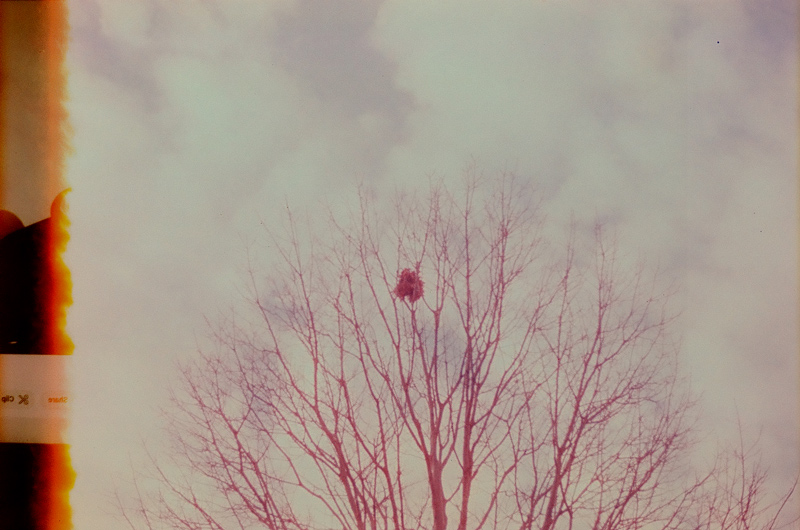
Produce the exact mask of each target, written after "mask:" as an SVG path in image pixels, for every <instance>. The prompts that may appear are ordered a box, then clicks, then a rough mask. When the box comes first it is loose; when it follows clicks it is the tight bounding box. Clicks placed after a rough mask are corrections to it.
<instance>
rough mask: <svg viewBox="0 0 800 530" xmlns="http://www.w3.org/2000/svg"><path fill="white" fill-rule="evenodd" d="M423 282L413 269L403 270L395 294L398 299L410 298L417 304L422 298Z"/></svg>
mask: <svg viewBox="0 0 800 530" xmlns="http://www.w3.org/2000/svg"><path fill="white" fill-rule="evenodd" d="M422 285H423V283H422V280H421V279H420V277H419V274H418V273H416V272H414V271H412V270H411V269H403V271H402V272H401V273H400V275H399V277H398V279H397V287H395V288H394V294H395V295H397V297H398V298H400V299H401V300H402V299H405V298H408V299H409V300H410V301H412V302H416V301H417V300H419V299H420V298H422Z"/></svg>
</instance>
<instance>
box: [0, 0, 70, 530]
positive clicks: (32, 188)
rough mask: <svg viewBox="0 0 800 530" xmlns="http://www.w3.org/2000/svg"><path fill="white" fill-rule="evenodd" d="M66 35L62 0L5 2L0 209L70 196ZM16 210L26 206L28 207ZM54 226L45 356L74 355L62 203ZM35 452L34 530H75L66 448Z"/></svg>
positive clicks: (41, 447)
mask: <svg viewBox="0 0 800 530" xmlns="http://www.w3.org/2000/svg"><path fill="white" fill-rule="evenodd" d="M67 30H68V22H67V6H66V1H65V0H32V1H31V0H29V1H0V56H1V57H2V59H0V208H5V206H4V205H5V204H7V202H9V201H10V200H18V199H19V197H23V198H24V199H25V200H28V201H29V202H31V203H34V202H35V203H36V204H33V205H32V209H35V208H39V207H40V205H42V204H47V205H49V204H50V203H51V202H52V201H53V199H54V198H55V197H56V196H57V195H59V192H61V191H62V190H63V189H64V188H65V185H64V182H63V175H62V174H63V168H64V157H65V155H66V152H67V142H66V131H67V130H68V129H67V121H66V117H67V115H66V109H65V107H64V105H63V101H64V98H65V96H66V83H65V77H66V72H65V68H64V60H65V56H66V47H67V35H68V34H67ZM12 190H13V192H12ZM12 195H13V196H14V197H12ZM15 204H16V206H15V207H24V206H25V202H24V201H23V202H21V203H20V202H19V200H18V202H17V203H15ZM20 204H21V205H22V206H20ZM45 216H47V211H45V213H44V215H42V216H41V217H45ZM41 217H40V218H41ZM50 218H51V221H50V223H51V224H50V226H51V230H50V237H49V238H48V241H47V246H48V249H47V251H46V252H45V254H46V255H47V257H48V264H47V267H49V270H50V272H51V273H52V275H51V276H50V277H51V278H52V283H51V284H50V292H49V293H48V294H47V297H46V300H47V302H46V306H47V307H46V310H45V314H46V328H47V329H46V331H45V333H44V335H45V336H44V344H45V345H46V346H45V347H44V351H45V352H47V353H51V354H57V355H58V354H60V355H65V354H71V353H72V351H73V344H72V341H71V340H70V338H69V336H68V335H67V333H66V315H67V307H68V306H69V305H70V304H71V302H72V297H71V292H72V284H71V279H70V274H69V270H68V269H67V267H66V265H65V264H64V261H63V259H62V254H63V251H64V249H65V247H66V245H67V241H68V240H69V233H68V227H69V220H68V218H67V215H66V207H65V205H63V204H62V201H60V200H57V201H56V202H55V203H54V204H53V208H52V210H51V211H50ZM30 222H31V221H30V220H27V221H25V224H26V225H27V224H30ZM0 353H2V352H0ZM30 449H31V454H32V455H34V456H33V457H32V460H31V462H32V465H31V475H32V478H33V481H34V483H36V487H35V488H34V489H33V491H34V492H33V493H31V494H30V498H29V499H27V502H28V503H29V507H28V509H29V510H30V512H31V514H32V517H33V523H34V526H35V528H37V529H43V530H68V529H71V528H73V526H72V512H71V508H70V505H69V492H70V489H71V488H72V485H73V483H74V481H75V473H74V471H73V469H72V465H71V462H70V456H69V445H67V444H30Z"/></svg>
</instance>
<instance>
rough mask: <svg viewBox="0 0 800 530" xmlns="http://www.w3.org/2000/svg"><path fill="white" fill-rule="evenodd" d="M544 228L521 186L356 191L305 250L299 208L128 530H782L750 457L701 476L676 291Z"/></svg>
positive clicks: (203, 366)
mask: <svg viewBox="0 0 800 530" xmlns="http://www.w3.org/2000/svg"><path fill="white" fill-rule="evenodd" d="M545 227H546V225H545V224H544V223H543V217H542V215H541V212H540V209H539V203H538V202H537V200H536V195H535V193H534V192H533V191H532V190H530V189H528V188H526V187H525V186H524V185H522V184H521V183H520V182H519V181H517V180H515V179H514V178H512V177H503V178H499V179H496V180H494V182H493V183H488V184H487V183H481V182H480V179H469V180H468V181H467V183H466V185H465V188H464V189H463V190H461V191H460V192H458V193H451V192H450V191H449V190H448V189H447V188H445V187H443V186H440V185H432V186H431V189H430V192H429V193H428V194H427V195H426V196H424V197H419V196H414V195H398V196H397V197H396V199H395V201H394V204H393V207H392V208H386V209H379V208H377V207H376V205H375V204H374V203H373V202H372V201H371V200H370V199H368V198H367V197H366V196H365V195H362V197H361V201H360V208H359V209H358V210H357V211H356V212H355V213H353V214H351V215H350V216H349V217H347V218H346V219H342V217H341V216H340V217H337V216H334V215H331V217H330V220H329V223H328V228H327V229H326V230H325V232H324V233H317V234H316V235H313V234H312V233H309V232H304V231H303V229H304V228H308V226H307V225H304V224H303V223H298V222H296V220H295V219H294V218H292V217H291V215H290V216H289V218H288V220H287V229H286V231H285V232H281V233H272V234H271V239H270V246H269V249H270V251H271V252H272V253H273V255H274V257H275V258H276V259H274V260H273V261H272V262H271V263H270V264H269V265H268V266H266V267H258V266H255V265H251V267H250V286H249V290H248V293H249V295H248V297H247V302H248V304H247V308H248V310H245V311H241V310H239V311H236V312H235V313H232V314H231V316H230V317H228V318H225V319H220V321H219V322H217V323H216V324H215V325H214V326H213V329H215V330H216V331H215V333H214V337H213V338H214V341H213V342H214V344H215V345H216V349H214V350H213V351H205V352H201V353H199V354H198V356H197V358H196V360H195V361H193V362H191V363H189V364H187V365H185V366H184V367H183V371H182V374H181V375H182V377H181V381H182V386H181V387H180V389H179V390H177V391H176V393H175V394H174V397H173V404H174V408H172V409H169V410H168V414H167V416H168V418H169V420H170V428H169V432H170V434H171V440H172V442H173V445H172V447H171V452H170V453H169V455H171V457H172V460H171V461H170V460H166V461H165V460H164V459H163V457H162V458H161V459H154V461H153V462H154V469H155V479H156V480H157V481H158V482H159V484H160V487H159V490H158V494H157V495H156V496H154V497H150V496H147V495H145V494H142V495H139V497H138V499H139V504H137V505H136V506H135V507H134V508H133V509H131V507H130V506H128V508H127V509H126V510H124V511H123V513H124V514H125V517H126V519H127V520H128V522H129V524H130V526H131V527H133V528H137V527H144V528H156V527H158V526H157V525H158V524H162V525H166V527H167V528H184V529H206V528H207V529H220V530H221V529H228V528H242V529H244V528H270V529H306V528H308V529H311V528H314V529H318V528H319V529H321V528H345V529H358V530H367V529H388V528H391V529H396V530H405V529H411V528H413V529H418V528H431V529H433V530H445V529H446V528H457V529H458V530H467V529H470V530H473V529H475V530H477V529H481V528H488V529H519V530H524V529H542V530H551V529H572V528H591V529H596V530H600V529H605V530H631V529H650V528H653V529H655V528H659V529H683V528H686V529H689V528H692V529H697V528H704V529H705V528H708V529H711V528H720V529H727V528H737V529H738V528H754V529H755V528H759V529H768V528H769V529H771V528H773V527H774V526H775V524H776V521H777V516H778V514H779V513H780V511H781V510H782V509H783V507H784V506H786V502H787V501H786V499H788V496H787V498H786V499H784V501H783V504H778V505H776V506H769V507H768V510H769V513H767V512H764V513H763V514H761V515H764V514H766V515H767V516H768V517H766V519H767V522H766V523H765V525H762V526H753V525H752V524H751V523H754V522H756V520H755V519H754V518H753V517H754V516H752V515H753V514H756V515H757V514H758V513H760V512H759V510H762V508H764V506H763V505H764V503H763V502H761V504H759V505H758V509H756V508H755V506H753V507H751V504H753V503H758V502H759V495H758V494H759V490H758V488H759V487H760V486H761V485H762V483H763V475H761V474H759V472H758V471H756V472H755V474H753V473H752V472H750V471H747V469H745V468H746V467H747V461H746V458H745V456H744V454H743V453H742V455H741V458H740V459H739V460H735V462H732V461H727V462H722V461H721V463H720V465H719V466H718V467H717V468H715V469H712V470H710V471H707V472H706V473H705V474H703V473H698V472H695V471H694V470H693V468H692V466H691V462H690V456H691V453H692V447H693V444H694V442H695V434H696V429H695V423H694V412H693V411H694V409H693V402H692V399H691V396H690V395H689V394H688V392H687V391H686V388H687V387H686V385H685V384H684V382H683V380H682V378H681V377H680V371H679V368H678V365H677V360H678V347H677V344H676V341H675V340H674V337H673V336H672V335H671V334H670V325H671V323H672V321H673V319H674V315H672V314H671V313H670V312H669V310H668V308H669V305H668V300H669V294H670V292H669V289H664V288H663V286H661V284H660V283H659V280H658V278H657V276H656V275H655V274H652V273H650V272H649V270H648V269H647V268H646V267H644V266H643V265H641V264H638V263H632V264H630V263H627V262H626V260H625V259H622V258H621V257H620V256H619V255H618V252H617V245H615V244H614V242H613V241H610V238H609V237H607V235H605V234H604V233H603V230H602V227H599V226H598V227H596V228H595V230H594V231H593V232H592V233H590V234H589V237H588V238H587V237H584V235H585V234H583V231H582V230H579V229H577V228H576V229H573V231H572V232H571V234H570V235H569V236H568V237H567V243H566V245H564V246H563V247H562V250H561V251H558V248H557V247H556V246H554V245H553V244H551V243H549V242H548V241H547V240H546V238H545V237H544V235H543V234H544V228H545ZM732 463H736V464H737V465H741V466H745V467H743V468H742V469H743V470H744V471H742V474H740V475H737V476H733V475H729V473H730V472H731V471H732V470H733V468H732V467H731V464H732ZM748 473H749V474H748ZM726 480H727V482H726ZM137 486H138V483H137ZM737 488H739V489H738V490H737ZM734 490H736V491H740V492H741V494H738V493H736V492H735V491H734ZM790 494H791V492H790ZM123 504H124V503H123ZM723 509H726V510H728V512H729V513H730V515H729V516H728V517H727V518H723V519H720V516H719V515H718V514H719V513H720V510H723ZM748 514H750V515H748ZM736 517H739V518H740V519H737V520H741V521H746V522H742V524H741V525H739V526H735V525H733V526H732V525H730V524H728V521H730V520H732V518H736ZM748 517H750V518H749V519H748ZM769 521H772V523H771V524H772V526H770V525H769ZM748 525H749V526H748Z"/></svg>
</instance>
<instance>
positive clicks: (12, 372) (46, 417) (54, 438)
mask: <svg viewBox="0 0 800 530" xmlns="http://www.w3.org/2000/svg"><path fill="white" fill-rule="evenodd" d="M71 360H72V356H71V355H16V354H0V442H17V443H67V440H66V428H67V423H68V419H69V409H70V406H71V394H70V392H69V386H68V384H67V368H68V365H69V363H70V361H71Z"/></svg>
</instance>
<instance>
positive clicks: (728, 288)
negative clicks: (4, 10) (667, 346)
mask: <svg viewBox="0 0 800 530" xmlns="http://www.w3.org/2000/svg"><path fill="white" fill-rule="evenodd" d="M68 6H69V21H70V26H71V29H70V42H69V48H68V51H67V69H68V81H67V82H68V85H67V87H68V93H69V97H68V101H67V110H68V112H69V114H70V124H71V128H72V131H73V132H72V137H71V143H72V149H73V153H72V155H71V156H70V157H69V159H68V160H67V164H66V180H67V181H68V184H69V185H70V186H71V187H72V188H73V190H74V191H73V192H72V194H71V197H70V216H71V218H72V229H71V241H70V247H69V249H68V254H67V259H68V263H69V265H70V268H71V271H72V277H73V298H74V305H73V307H72V308H71V310H70V314H69V322H68V331H69V333H70V334H71V336H72V338H73V340H74V342H75V345H76V350H75V356H74V374H73V379H72V382H73V385H74V393H75V396H76V401H75V402H74V403H75V404H74V408H73V420H72V433H71V437H72V440H73V451H72V457H73V465H74V467H75V469H76V471H77V473H78V475H77V483H76V486H75V488H74V490H73V494H72V505H73V510H74V515H73V518H74V524H75V528H81V529H94V528H97V529H100V528H113V527H118V524H119V523H118V521H117V520H116V519H115V515H114V508H113V506H112V503H111V502H110V501H111V494H110V492H111V491H113V490H114V488H115V487H121V488H123V489H124V488H125V487H127V484H128V482H127V481H129V480H130V476H131V468H132V467H137V466H139V465H141V463H142V462H143V461H144V460H145V458H146V456H145V455H146V453H145V448H148V449H149V450H150V451H152V452H154V453H158V450H159V448H160V447H162V446H163V438H161V437H162V431H161V428H162V426H163V416H161V414H160V412H159V407H162V406H164V405H165V403H166V397H167V393H168V388H169V385H170V381H174V379H175V377H176V374H177V372H176V362H177V361H178V360H179V359H187V358H191V356H192V354H193V353H194V352H195V351H196V350H197V347H198V344H202V343H203V340H204V337H205V336H206V333H207V327H206V323H205V319H206V318H209V319H211V320H213V318H214V315H216V314H217V313H218V312H219V311H221V310H224V308H226V307H229V306H231V305H235V304H237V303H240V300H241V291H242V285H241V273H242V271H243V268H244V265H245V259H246V249H247V247H248V245H249V244H251V243H253V242H254V241H258V238H259V237H263V232H262V228H261V223H262V222H263V223H267V224H269V223H272V222H275V219H276V218H277V215H278V213H279V212H280V211H281V210H282V208H283V207H284V204H285V203H287V202H288V203H289V204H290V205H291V206H292V208H295V209H298V210H302V209H309V211H312V212H313V211H314V208H317V207H318V206H319V204H320V201H322V200H327V201H330V202H331V203H333V204H345V203H347V201H350V200H352V198H353V196H354V194H355V192H356V189H357V186H358V185H359V184H364V185H366V186H368V187H369V189H371V190H373V191H374V192H375V193H376V194H377V195H378V196H386V195H387V194H389V193H391V192H392V190H394V189H395V188H398V187H400V188H408V189H415V188H420V189H422V188H424V186H426V185H427V181H428V177H429V176H432V175H433V176H436V177H439V178H442V179H444V180H445V181H446V182H458V181H459V179H460V177H461V175H462V174H463V172H464V171H465V168H467V167H469V166H470V165H474V166H475V167H477V168H479V170H480V171H482V172H483V173H485V174H487V175H493V174H499V173H501V172H512V173H514V174H516V175H519V176H520V177H523V178H525V179H530V180H531V181H532V182H534V183H535V184H536V186H537V187H538V188H539V189H540V190H541V193H542V195H543V197H544V199H545V207H546V211H547V213H548V216H549V219H550V220H551V222H553V223H555V224H556V225H558V224H565V223H567V222H568V221H569V219H570V218H571V217H576V218H578V219H580V220H586V221H591V220H593V219H596V218H597V219H602V220H604V221H605V222H607V223H608V224H610V225H611V226H613V227H614V228H615V229H616V230H617V231H618V232H619V234H620V239H621V241H622V244H623V245H624V246H625V248H626V249H629V250H631V251H633V252H636V253H640V254H641V255H643V256H644V257H645V258H646V259H647V260H648V262H650V263H655V264H658V266H659V267H660V268H661V269H662V271H663V273H664V274H665V275H667V276H668V277H670V278H674V279H675V280H676V282H677V283H678V285H679V286H680V290H679V300H678V301H679V302H680V305H681V306H682V309H683V314H682V317H681V319H680V321H679V323H678V325H677V329H676V333H677V334H678V335H679V336H680V337H681V338H682V354H681V355H682V362H683V364H684V367H685V369H686V371H687V373H689V374H690V375H691V380H692V386H693V389H694V390H695V391H696V392H697V393H698V394H699V395H700V396H701V408H702V413H703V418H704V421H706V422H708V423H710V426H707V427H709V428H710V429H711V430H712V431H713V432H715V433H718V435H719V436H720V438H721V439H729V438H730V436H731V435H732V433H734V432H735V426H736V423H737V415H738V417H739V418H741V422H742V424H743V425H744V426H745V435H746V437H748V438H749V439H751V440H756V439H757V440H758V446H759V448H760V450H761V451H762V452H763V455H764V462H765V464H767V466H768V467H769V469H770V474H771V477H772V485H775V486H776V487H780V486H785V485H786V484H787V482H788V481H790V480H791V478H792V477H793V476H794V475H795V474H796V473H797V472H798V469H799V468H800V458H799V457H800V454H799V449H798V446H799V445H800V437H799V435H798V430H799V429H798V417H799V415H800V410H799V408H800V407H799V406H798V403H799V402H800V392H799V390H798V387H799V386H800V367H799V366H798V355H797V352H798V285H797V280H798V276H797V257H798V252H797V241H798V233H797V230H798V220H797V197H798V193H797V191H798V190H797V170H798V168H797V163H798V160H797V146H798V138H797V135H798V130H797V116H798V109H797V88H798V87H797V82H798V72H797V62H798V56H797V55H798V40H797V38H798V35H797V33H798V32H797V25H796V23H797V20H798V13H797V6H796V3H795V2H793V1H791V0H774V1H772V0H752V1H737V0H725V1H721V0H720V1H714V0H705V1H700V2H696V1H691V2H690V1H688V0H686V1H681V0H676V1H661V0H651V1H648V2H641V1H630V2H623V1H609V2H594V1H588V0H586V1H579V0H573V1H559V0H546V1H544V0H542V1H537V0H534V1H530V0H526V1H505V2H478V1H472V0H462V1H459V2H454V1H442V2H435V3H434V2H421V1H410V0H387V1H384V2H378V1H368V0H342V1H336V2H332V1H322V0H296V1H286V0H281V1H277V0H276V1H222V0H218V1H213V0H193V1H185V0H140V1H137V2H130V1H127V0H69V2H68ZM32 220H33V219H32ZM26 222H30V221H26Z"/></svg>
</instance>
